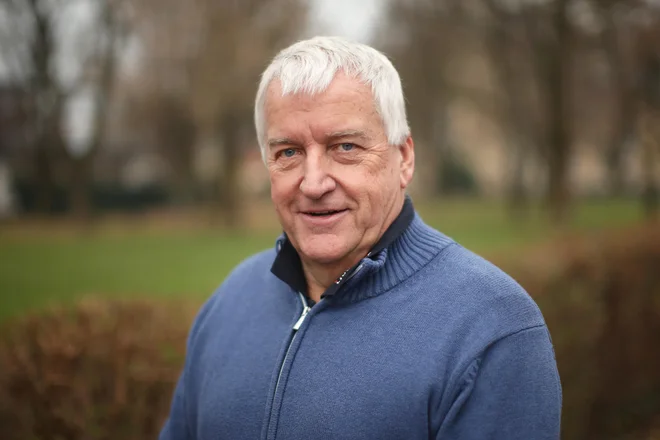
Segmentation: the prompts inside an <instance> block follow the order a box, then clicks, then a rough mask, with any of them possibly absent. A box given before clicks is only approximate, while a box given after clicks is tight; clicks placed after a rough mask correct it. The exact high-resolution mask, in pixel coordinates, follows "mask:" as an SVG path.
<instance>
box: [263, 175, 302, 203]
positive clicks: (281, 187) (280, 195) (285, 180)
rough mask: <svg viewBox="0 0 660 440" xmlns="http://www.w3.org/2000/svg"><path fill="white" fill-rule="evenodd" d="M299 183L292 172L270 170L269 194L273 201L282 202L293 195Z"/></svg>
mask: <svg viewBox="0 0 660 440" xmlns="http://www.w3.org/2000/svg"><path fill="white" fill-rule="evenodd" d="M298 187H299V184H298V183H297V178H296V176H295V175H294V173H292V172H277V171H276V172H271V175H270V195H271V198H272V199H273V202H275V203H284V202H287V201H288V200H290V199H293V198H294V197H295V194H296V191H297V190H298Z"/></svg>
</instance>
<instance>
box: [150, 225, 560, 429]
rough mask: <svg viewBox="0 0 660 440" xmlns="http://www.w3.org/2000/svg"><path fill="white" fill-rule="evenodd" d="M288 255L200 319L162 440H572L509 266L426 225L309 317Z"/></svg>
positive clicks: (210, 304)
mask: <svg viewBox="0 0 660 440" xmlns="http://www.w3.org/2000/svg"><path fill="white" fill-rule="evenodd" d="M279 248H280V246H278V250H279ZM278 250H270V251H267V252H263V253H260V254H258V255H256V256H253V257H251V258H249V259H248V260H246V261H244V262H243V263H242V264H240V265H239V266H238V267H237V268H236V269H235V270H234V271H233V273H232V274H231V275H230V276H229V277H228V278H227V279H226V280H225V282H224V283H223V284H222V285H221V286H220V288H219V289H218V291H217V292H216V293H215V294H214V295H213V296H212V297H211V298H210V300H209V301H207V303H206V304H205V305H204V307H203V308H202V309H201V311H200V313H199V315H198V317H197V318H196V320H195V322H194V324H193V327H192V329H191V332H190V335H189V340H188V349H187V350H188V351H187V355H186V362H185V367H184V370H183V372H182V374H181V377H180V379H179V382H178V384H177V387H176V390H175V393H174V397H173V401H172V408H171V413H170V416H169V418H168V420H167V421H166V423H165V426H164V427H163V430H162V432H161V437H160V438H161V440H168V439H172V440H184V439H205V440H206V439H232V440H235V439H268V440H271V439H287V440H296V439H380V440H387V439H406V440H414V439H445V440H452V439H457V440H458V439H460V440H488V439H498V440H499V439H502V440H545V439H552V440H556V439H558V438H559V423H560V408H561V387H560V382H559V377H558V374H557V368H556V362H555V358H554V352H553V348H552V344H551V341H550V337H549V334H548V330H547V327H546V325H545V323H544V320H543V317H542V315H541V313H540V311H539V309H538V307H537V306H536V304H535V303H534V302H533V300H532V299H531V298H530V297H529V296H528V294H527V293H526V292H525V291H524V290H523V289H522V288H521V287H520V286H519V285H518V284H517V283H516V282H514V281H513V280H512V279H511V278H510V277H508V276H507V275H505V274H504V273H503V272H502V271H500V270H499V269H497V268H496V267H495V266H493V265H492V264H490V263H488V262H487V261H485V260H484V259H482V258H480V257H478V256H476V255H475V254H473V253H472V252H470V251H468V250H466V249H465V248H463V247H461V246H460V245H458V244H457V243H455V242H454V241H452V240H451V239H449V238H448V237H446V236H444V235H442V234H441V233H439V232H437V231H436V230H434V229H432V228H430V227H429V226H427V225H426V224H424V222H423V221H422V220H421V219H420V218H419V217H418V216H417V215H416V214H415V216H414V219H413V220H412V222H411V223H410V225H409V226H408V227H407V229H406V230H405V231H404V232H403V233H402V234H401V235H400V236H399V237H398V238H397V239H396V240H395V241H394V242H393V243H392V244H390V245H389V246H388V247H386V248H385V249H384V250H382V251H380V252H378V253H376V254H374V255H371V256H370V257H369V258H365V259H363V260H362V261H361V262H360V264H359V265H358V266H357V268H356V270H355V271H353V272H352V273H351V274H350V276H348V277H346V279H344V280H343V281H342V285H341V289H339V290H338V291H337V292H336V294H334V295H332V296H329V297H325V298H324V299H322V300H321V301H320V302H319V303H317V304H314V305H313V306H312V307H311V309H309V310H308V307H307V301H306V300H305V297H304V296H303V295H302V294H300V293H298V292H295V291H294V290H293V289H292V288H291V287H290V285H289V284H287V283H285V282H283V281H282V280H281V279H279V278H278V277H276V276H275V275H274V274H273V273H272V272H271V266H272V265H273V261H274V260H275V258H276V254H277V252H278Z"/></svg>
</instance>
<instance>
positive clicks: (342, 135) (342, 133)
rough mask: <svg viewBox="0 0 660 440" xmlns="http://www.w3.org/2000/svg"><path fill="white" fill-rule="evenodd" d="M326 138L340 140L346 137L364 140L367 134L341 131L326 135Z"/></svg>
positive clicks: (358, 131)
mask: <svg viewBox="0 0 660 440" xmlns="http://www.w3.org/2000/svg"><path fill="white" fill-rule="evenodd" d="M326 136H327V138H328V139H341V138H346V137H355V138H361V139H365V138H366V137H367V134H366V133H365V132H364V131H361V130H343V131H335V132H332V133H327V134H326Z"/></svg>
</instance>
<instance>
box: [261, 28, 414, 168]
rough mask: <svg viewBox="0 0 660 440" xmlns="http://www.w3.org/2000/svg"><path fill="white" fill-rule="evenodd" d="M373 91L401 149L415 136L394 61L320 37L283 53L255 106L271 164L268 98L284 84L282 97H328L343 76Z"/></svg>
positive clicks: (265, 75) (351, 44)
mask: <svg viewBox="0 0 660 440" xmlns="http://www.w3.org/2000/svg"><path fill="white" fill-rule="evenodd" d="M339 71H341V72H343V73H344V74H346V75H348V76H352V77H354V78H356V79H358V80H361V81H362V82H364V83H365V84H366V85H368V86H371V92H372V94H373V97H374V104H375V107H376V110H377V111H378V114H379V115H380V117H381V119H382V122H383V126H384V128H385V133H386V135H387V140H388V142H389V143H390V144H391V145H401V144H403V143H404V142H405V141H406V138H407V137H408V136H409V135H410V128H409V127H408V120H407V118H406V106H405V101H404V98H403V90H402V88H401V79H400V78H399V74H398V72H397V71H396V69H395V68H394V66H393V65H392V63H391V62H390V60H389V59H388V58H387V57H386V56H385V55H383V54H382V53H381V52H379V51H377V50H376V49H374V48H372V47H370V46H367V45H365V44H360V43H355V42H352V41H348V40H345V39H343V38H340V37H315V38H311V39H309V40H303V41H299V42H297V43H295V44H293V45H291V46H289V47H287V48H286V49H284V50H282V51H281V52H280V53H278V54H277V55H276V56H275V58H274V59H273V61H272V62H271V64H270V65H269V66H268V67H267V68H266V70H265V71H264V73H263V74H262V76H261V83H260V84H259V89H258V91H257V98H256V102H255V106H254V124H255V127H256V131H257V140H258V142H259V147H260V148H261V155H262V157H263V159H264V161H266V157H267V139H266V115H265V107H266V92H267V90H268V86H269V85H270V83H271V82H272V81H273V80H274V79H279V81H280V84H281V89H282V96H285V95H287V94H296V93H306V94H310V95H314V94H317V93H322V92H323V91H325V90H326V89H327V88H328V86H329V85H330V83H331V82H332V80H333V79H334V77H335V75H336V74H337V72H339Z"/></svg>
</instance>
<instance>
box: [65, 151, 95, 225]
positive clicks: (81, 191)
mask: <svg viewBox="0 0 660 440" xmlns="http://www.w3.org/2000/svg"><path fill="white" fill-rule="evenodd" d="M92 165H93V161H92V157H90V156H88V155H86V156H84V157H82V158H78V159H73V160H72V161H71V181H70V185H69V207H70V209H71V212H72V214H73V216H74V218H75V219H76V220H78V221H80V222H81V223H83V224H88V223H90V222H91V220H92V201H91V198H90V196H91V194H90V192H91V191H90V190H91V186H92Z"/></svg>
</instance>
